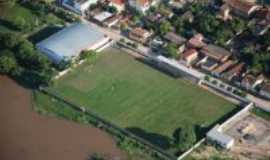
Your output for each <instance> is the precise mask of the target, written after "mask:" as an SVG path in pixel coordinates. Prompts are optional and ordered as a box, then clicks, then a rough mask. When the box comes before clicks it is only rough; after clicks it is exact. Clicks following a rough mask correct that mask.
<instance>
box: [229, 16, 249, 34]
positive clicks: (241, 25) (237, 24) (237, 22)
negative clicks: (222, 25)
mask: <svg viewBox="0 0 270 160" xmlns="http://www.w3.org/2000/svg"><path fill="white" fill-rule="evenodd" d="M245 26H246V23H245V21H244V20H242V19H240V18H237V17H235V18H233V20H232V22H231V27H232V29H233V31H234V32H235V33H238V32H241V31H243V30H244V29H245Z"/></svg>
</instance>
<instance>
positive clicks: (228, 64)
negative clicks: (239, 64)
mask: <svg viewBox="0 0 270 160" xmlns="http://www.w3.org/2000/svg"><path fill="white" fill-rule="evenodd" d="M234 64H235V62H234V61H232V60H228V61H226V62H225V63H223V64H222V65H220V66H219V67H217V68H216V69H215V70H213V72H212V74H213V75H215V76H217V77H220V76H221V74H222V73H223V72H225V71H226V70H228V69H229V68H230V67H231V66H233V65H234Z"/></svg>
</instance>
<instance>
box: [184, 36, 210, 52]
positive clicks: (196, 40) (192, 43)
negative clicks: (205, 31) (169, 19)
mask: <svg viewBox="0 0 270 160" xmlns="http://www.w3.org/2000/svg"><path fill="white" fill-rule="evenodd" d="M203 39H204V37H203V35H202V34H200V33H198V34H196V35H194V36H193V37H192V38H190V39H189V41H188V43H187V47H189V48H195V49H200V48H203V47H204V46H206V44H205V43H204V42H203Z"/></svg>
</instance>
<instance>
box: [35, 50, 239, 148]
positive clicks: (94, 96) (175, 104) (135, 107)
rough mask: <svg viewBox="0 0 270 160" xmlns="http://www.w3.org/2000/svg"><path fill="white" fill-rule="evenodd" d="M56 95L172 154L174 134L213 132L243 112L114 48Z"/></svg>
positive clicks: (58, 87)
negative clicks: (188, 130) (189, 129)
mask: <svg viewBox="0 0 270 160" xmlns="http://www.w3.org/2000/svg"><path fill="white" fill-rule="evenodd" d="M51 89H53V90H55V91H57V93H59V94H60V95H61V96H63V97H64V98H66V99H69V100H70V101H72V102H74V103H76V104H79V105H81V106H84V107H86V108H87V109H89V110H91V111H93V112H95V113H97V114H98V115H100V116H101V117H103V118H104V119H107V120H109V121H111V122H112V123H114V124H116V125H118V126H120V127H123V128H125V129H127V130H129V131H131V132H133V133H135V134H136V135H138V136H140V137H142V138H145V139H147V140H148V141H150V142H151V143H153V144H155V145H158V146H159V147H161V148H163V149H169V146H170V142H171V141H172V139H173V134H174V132H175V131H176V130H177V129H179V128H181V127H182V126H183V125H192V126H193V127H194V128H197V129H198V128H208V127H210V126H212V125H214V124H215V123H217V122H218V121H222V120H224V119H225V118H226V117H227V116H228V115H231V114H232V113H234V112H235V111H236V110H237V109H238V108H237V106H235V105H234V104H231V103H230V102H228V101H226V100H224V99H223V98H221V97H218V96H216V95H214V94H212V93H210V92H207V91H205V90H203V89H201V88H199V87H198V86H196V85H194V84H192V83H191V82H189V81H186V80H183V79H175V78H173V77H170V76H168V75H166V74H164V73H162V72H160V71H158V70H156V69H154V68H152V67H151V66H149V65H145V64H143V63H142V62H140V61H137V60H136V59H134V58H133V57H131V56H130V55H128V54H127V53H123V52H121V51H119V50H116V49H114V48H109V49H107V50H105V51H104V52H102V53H99V54H98V56H97V58H96V59H95V60H94V61H91V62H86V63H84V64H82V65H80V66H78V67H77V68H75V69H74V70H73V71H72V72H70V73H69V74H67V75H65V76H64V77H62V78H61V79H59V80H57V81H56V82H55V84H54V86H53V87H51ZM40 105H42V104H40ZM195 131H196V134H197V135H199V136H202V135H203V134H204V133H205V131H202V130H201V129H198V130H195Z"/></svg>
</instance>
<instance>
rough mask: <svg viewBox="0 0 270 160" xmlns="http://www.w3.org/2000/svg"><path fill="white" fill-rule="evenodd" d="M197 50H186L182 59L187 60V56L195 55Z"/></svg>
mask: <svg viewBox="0 0 270 160" xmlns="http://www.w3.org/2000/svg"><path fill="white" fill-rule="evenodd" d="M197 53H198V52H197V50H196V49H189V50H186V51H185V52H184V53H183V59H187V58H188V57H189V56H191V55H193V54H197Z"/></svg>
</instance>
